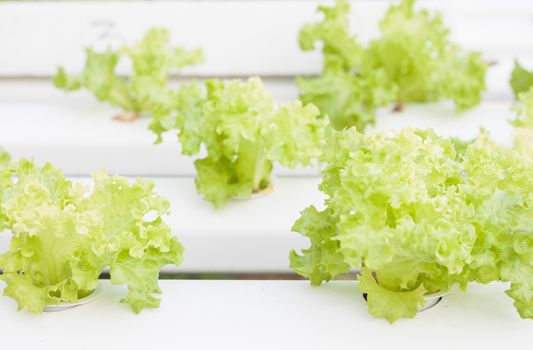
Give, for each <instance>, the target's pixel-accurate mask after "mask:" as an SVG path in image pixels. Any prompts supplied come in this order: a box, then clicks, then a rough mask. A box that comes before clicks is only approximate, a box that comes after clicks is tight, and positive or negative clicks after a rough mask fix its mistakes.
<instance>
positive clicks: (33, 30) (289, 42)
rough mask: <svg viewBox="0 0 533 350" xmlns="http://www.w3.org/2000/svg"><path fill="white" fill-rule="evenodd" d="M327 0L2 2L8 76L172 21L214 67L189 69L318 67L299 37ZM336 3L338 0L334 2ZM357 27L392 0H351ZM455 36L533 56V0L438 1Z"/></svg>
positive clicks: (246, 71) (1, 58) (245, 71)
mask: <svg viewBox="0 0 533 350" xmlns="http://www.w3.org/2000/svg"><path fill="white" fill-rule="evenodd" d="M318 3H319V1H290V0H289V1H269V0H266V1H265V0H263V1H194V0H189V1H159V2H151V1H144V2H143V1H136V2H130V1H120V2H97V1H82V2H72V1H71V2H48V1H40V2H35V3H34V2H29V3H26V2H13V3H0V52H2V54H1V55H0V76H2V75H5V76H50V75H51V74H53V73H54V71H55V68H56V66H57V65H59V64H62V65H66V66H67V67H68V68H69V69H79V68H80V67H82V65H83V60H84V52H83V50H82V49H83V48H84V47H86V46H93V45H99V46H101V47H106V46H108V45H118V44H120V43H123V42H131V41H132V40H137V39H138V38H139V37H141V36H142V35H143V34H144V32H145V31H146V30H147V29H148V28H149V27H152V26H163V27H167V28H169V29H170V30H171V32H172V38H173V41H174V42H175V43H180V44H183V45H184V46H186V47H202V48H203V49H204V51H205V53H206V57H207V60H206V62H205V64H203V65H199V66H197V67H194V68H192V69H187V70H186V71H185V74H188V75H202V76H212V75H250V74H261V75H290V76H292V75H294V74H301V73H316V72H318V70H319V67H320V55H319V53H317V52H315V53H303V52H301V51H300V50H299V48H298V45H297V44H296V40H297V36H298V31H299V29H300V27H301V25H302V24H303V23H306V22H309V21H312V20H314V19H317V18H318V15H317V14H316V6H317V4H318ZM330 3H331V1H330ZM351 3H352V5H353V6H352V12H351V22H352V28H353V32H354V33H357V35H358V36H359V37H360V38H361V39H362V40H363V41H366V40H368V39H370V38H374V37H376V36H377V35H378V21H379V19H380V18H381V17H382V16H383V13H384V12H385V10H386V8H387V7H388V5H389V4H390V3H391V1H385V0H384V1H375V0H359V1H351ZM419 6H424V7H426V8H429V9H437V10H440V11H442V13H443V16H444V20H445V22H446V24H447V25H448V26H449V27H450V29H451V36H452V38H453V40H455V41H456V42H458V43H459V44H461V45H463V46H464V47H465V48H468V49H476V50H482V51H484V52H485V54H486V57H487V58H488V59H491V60H498V59H501V58H508V57H515V56H522V57H533V43H532V42H531V40H530V37H529V36H528V35H527V33H531V32H533V21H531V15H532V9H533V5H532V3H531V1H529V0H513V1H501V0H468V1H465V0H431V1H420V3H419Z"/></svg>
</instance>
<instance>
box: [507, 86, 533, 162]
mask: <svg viewBox="0 0 533 350" xmlns="http://www.w3.org/2000/svg"><path fill="white" fill-rule="evenodd" d="M519 100H520V105H518V106H517V107H516V112H517V116H516V118H515V119H514V120H512V121H511V124H512V125H513V126H514V130H513V137H514V148H515V150H516V151H517V152H518V154H520V155H521V156H522V157H524V159H526V160H527V161H528V162H530V163H533V88H530V89H529V90H527V91H526V92H522V93H520V94H519Z"/></svg>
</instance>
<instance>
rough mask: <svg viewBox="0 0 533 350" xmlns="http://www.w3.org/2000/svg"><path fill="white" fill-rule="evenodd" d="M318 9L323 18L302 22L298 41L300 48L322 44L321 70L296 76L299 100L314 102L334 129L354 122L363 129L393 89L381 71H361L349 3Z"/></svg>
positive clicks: (361, 48)
mask: <svg viewBox="0 0 533 350" xmlns="http://www.w3.org/2000/svg"><path fill="white" fill-rule="evenodd" d="M318 10H319V12H321V13H322V14H323V20H322V21H321V22H317V23H309V24H305V25H304V26H303V27H302V29H301V31H300V36H299V43H300V48H301V49H302V50H304V51H311V50H314V49H315V46H316V43H318V42H320V43H322V54H323V58H324V59H323V70H322V74H321V75H320V76H318V77H299V78H297V80H296V84H297V85H298V88H299V89H300V99H301V100H302V102H304V103H313V104H315V105H316V106H317V107H318V108H319V109H320V111H321V112H322V113H323V114H325V115H327V116H329V118H330V121H331V125H332V126H333V127H334V128H335V129H337V130H341V129H343V128H345V127H350V126H354V125H355V126H357V128H358V129H359V130H364V129H365V127H366V126H367V125H372V124H374V122H375V109H376V108H377V107H379V106H383V105H386V104H388V103H390V101H391V100H392V98H393V96H394V89H395V88H394V87H393V86H391V85H390V84H388V82H387V81H386V80H385V79H384V78H385V77H384V76H383V73H384V72H383V71H382V70H380V69H376V70H367V71H365V72H363V71H361V69H360V68H361V67H360V66H361V64H362V60H363V57H364V51H365V48H364V46H363V45H362V44H360V43H359V41H358V40H357V37H356V36H354V35H352V34H350V26H349V11H350V6H349V3H348V2H347V1H345V0H339V1H337V2H336V4H335V6H333V7H327V6H319V8H318ZM354 72H355V74H354Z"/></svg>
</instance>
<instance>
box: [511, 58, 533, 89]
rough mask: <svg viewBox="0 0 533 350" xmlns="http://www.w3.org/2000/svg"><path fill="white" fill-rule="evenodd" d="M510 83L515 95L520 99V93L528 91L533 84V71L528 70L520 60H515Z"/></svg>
mask: <svg viewBox="0 0 533 350" xmlns="http://www.w3.org/2000/svg"><path fill="white" fill-rule="evenodd" d="M509 84H510V85H511V89H512V90H513V94H514V97H515V98H516V99H519V98H520V94H522V93H524V92H527V91H528V90H530V88H531V87H532V86H533V72H530V71H528V70H527V69H525V68H524V67H523V66H522V65H521V64H520V63H519V62H518V60H515V61H514V68H513V72H512V73H511V79H510V80H509Z"/></svg>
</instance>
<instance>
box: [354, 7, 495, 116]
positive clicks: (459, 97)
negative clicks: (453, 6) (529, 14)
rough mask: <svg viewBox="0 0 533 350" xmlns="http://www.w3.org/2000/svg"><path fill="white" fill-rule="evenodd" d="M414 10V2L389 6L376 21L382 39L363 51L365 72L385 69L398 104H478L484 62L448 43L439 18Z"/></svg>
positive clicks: (445, 30)
mask: <svg viewBox="0 0 533 350" xmlns="http://www.w3.org/2000/svg"><path fill="white" fill-rule="evenodd" d="M414 5H415V1H414V0H403V1H401V2H400V3H399V4H397V5H391V7H390V8H389V9H388V11H387V13H386V14H385V17H384V18H383V19H382V21H381V22H380V30H381V34H382V37H381V38H379V39H376V40H373V41H372V42H371V43H370V44H369V47H368V50H367V51H366V52H365V54H366V55H365V57H364V60H363V70H365V69H384V71H385V73H386V76H387V79H388V80H389V81H390V82H392V83H393V84H394V85H395V86H397V88H398V91H397V95H396V101H397V102H398V103H409V102H433V101H438V100H440V99H451V100H453V101H454V102H455V105H456V106H457V109H458V110H464V109H468V108H471V107H473V106H475V105H477V104H479V102H480V100H481V92H482V91H483V90H485V73H486V70H487V67H488V64H487V62H484V61H483V60H482V58H481V55H480V54H479V53H478V52H470V53H465V52H463V51H462V50H461V49H460V48H459V46H457V45H456V44H453V43H452V42H450V40H449V36H448V29H447V28H446V27H445V25H444V23H443V21H442V17H441V15H440V14H439V13H436V14H435V15H433V16H432V15H431V14H430V13H429V12H428V11H427V10H424V9H422V10H416V9H415V8H414Z"/></svg>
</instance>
